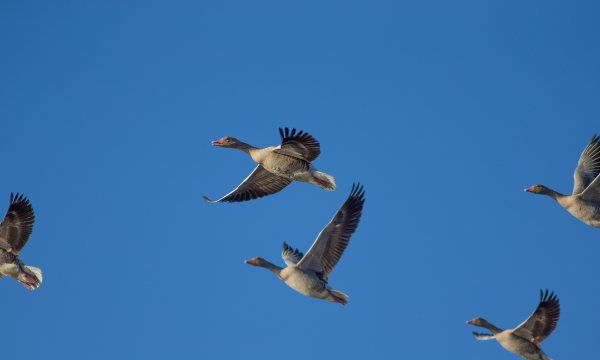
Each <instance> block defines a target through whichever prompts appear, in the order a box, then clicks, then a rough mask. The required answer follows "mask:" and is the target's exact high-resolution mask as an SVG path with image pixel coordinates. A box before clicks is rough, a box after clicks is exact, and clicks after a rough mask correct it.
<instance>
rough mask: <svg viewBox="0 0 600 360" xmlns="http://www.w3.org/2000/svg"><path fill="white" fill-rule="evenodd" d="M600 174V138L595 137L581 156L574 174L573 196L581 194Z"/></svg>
mask: <svg viewBox="0 0 600 360" xmlns="http://www.w3.org/2000/svg"><path fill="white" fill-rule="evenodd" d="M598 174H600V136H598V135H594V136H592V138H591V139H590V141H589V142H588V144H587V146H586V147H585V149H583V152H582V153H581V156H579V161H578V162H577V167H576V168H575V171H574V172H573V180H574V185H573V194H580V193H582V192H583V191H584V190H586V188H587V187H588V186H589V185H590V184H591V183H592V182H593V181H594V179H596V178H597V177H598Z"/></svg>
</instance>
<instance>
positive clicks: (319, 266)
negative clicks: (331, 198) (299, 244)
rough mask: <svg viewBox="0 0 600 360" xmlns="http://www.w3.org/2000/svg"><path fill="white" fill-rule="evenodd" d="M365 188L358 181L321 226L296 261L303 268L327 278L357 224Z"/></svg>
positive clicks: (363, 201) (363, 200)
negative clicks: (308, 246)
mask: <svg viewBox="0 0 600 360" xmlns="http://www.w3.org/2000/svg"><path fill="white" fill-rule="evenodd" d="M364 196H365V192H364V190H363V187H362V186H361V185H360V184H354V185H352V191H351V192H350V195H349V196H348V199H346V201H345V202H344V204H343V205H342V207H341V208H340V209H339V210H338V212H337V213H336V214H335V215H334V216H333V219H331V221H330V222H329V223H328V224H327V226H325V228H323V230H321V232H320V233H319V236H317V239H316V240H315V242H314V243H313V244H312V246H311V247H310V249H309V250H308V252H307V253H306V255H304V257H303V258H302V260H300V262H299V263H298V267H299V268H301V269H302V270H308V271H314V272H316V273H318V274H320V275H321V277H322V278H323V279H324V280H326V279H327V277H328V275H329V273H330V272H331V271H332V270H333V268H334V267H335V265H336V264H337V262H338V261H339V260H340V258H341V257H342V254H343V253H344V250H346V247H347V246H348V243H349V242H350V236H351V235H352V233H354V231H356V228H357V227H358V222H359V221H360V216H361V213H362V209H363V206H364V203H365V197H364Z"/></svg>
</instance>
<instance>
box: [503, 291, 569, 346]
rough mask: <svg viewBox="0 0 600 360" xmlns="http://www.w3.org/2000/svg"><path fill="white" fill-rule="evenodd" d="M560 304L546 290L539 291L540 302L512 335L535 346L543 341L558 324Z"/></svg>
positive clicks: (553, 295)
mask: <svg viewBox="0 0 600 360" xmlns="http://www.w3.org/2000/svg"><path fill="white" fill-rule="evenodd" d="M559 316H560V304H559V302H558V298H557V297H556V295H555V294H554V293H553V292H551V293H549V292H548V290H546V292H544V291H542V290H540V302H539V304H538V307H537V308H536V309H535V311H534V312H533V314H531V316H530V317H529V318H528V319H527V320H525V321H524V322H523V323H522V324H521V325H519V326H518V327H517V328H516V329H515V330H514V331H513V334H515V335H517V336H520V337H522V338H525V339H527V340H529V341H531V342H533V343H535V344H538V345H539V344H540V343H541V342H542V341H544V340H545V339H546V338H547V337H548V336H550V334H551V333H552V331H554V329H556V325H557V324H558V318H559Z"/></svg>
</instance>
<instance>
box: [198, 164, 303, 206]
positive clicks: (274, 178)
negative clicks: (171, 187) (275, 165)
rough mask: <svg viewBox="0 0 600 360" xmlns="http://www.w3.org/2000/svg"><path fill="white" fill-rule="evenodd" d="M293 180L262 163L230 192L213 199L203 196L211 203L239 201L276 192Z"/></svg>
mask: <svg viewBox="0 0 600 360" xmlns="http://www.w3.org/2000/svg"><path fill="white" fill-rule="evenodd" d="M291 182H292V180H290V179H287V178H284V177H281V176H279V175H275V174H273V173H271V172H269V171H268V170H266V169H265V168H264V167H262V166H261V165H258V166H257V167H256V168H254V171H252V173H251V174H250V175H249V176H248V177H247V178H246V179H244V181H242V183H241V184H240V185H239V186H238V187H236V188H235V189H233V191H231V192H230V193H229V194H227V195H225V196H223V197H222V198H220V199H218V200H211V199H209V198H208V197H206V196H202V197H203V198H204V200H206V201H208V202H209V203H217V202H239V201H247V200H253V199H257V198H261V197H263V196H267V195H271V194H275V193H276V192H279V191H281V190H283V188H285V187H286V186H288V185H289V184H290V183H291Z"/></svg>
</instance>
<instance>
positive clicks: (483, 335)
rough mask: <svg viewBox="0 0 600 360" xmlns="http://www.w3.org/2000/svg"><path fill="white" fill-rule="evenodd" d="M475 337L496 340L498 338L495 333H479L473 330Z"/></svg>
mask: <svg viewBox="0 0 600 360" xmlns="http://www.w3.org/2000/svg"><path fill="white" fill-rule="evenodd" d="M473 337H475V339H477V340H494V339H495V338H496V336H494V335H493V334H488V333H478V332H475V331H473Z"/></svg>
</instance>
